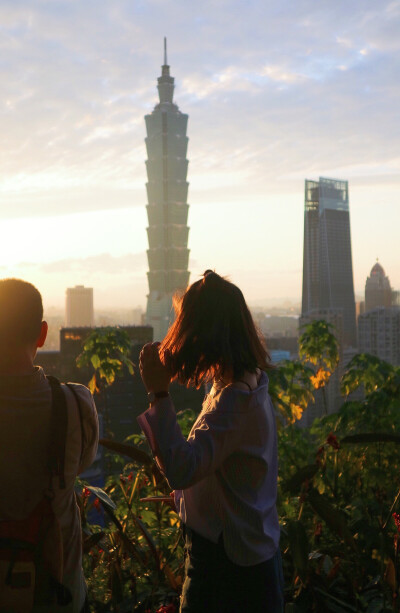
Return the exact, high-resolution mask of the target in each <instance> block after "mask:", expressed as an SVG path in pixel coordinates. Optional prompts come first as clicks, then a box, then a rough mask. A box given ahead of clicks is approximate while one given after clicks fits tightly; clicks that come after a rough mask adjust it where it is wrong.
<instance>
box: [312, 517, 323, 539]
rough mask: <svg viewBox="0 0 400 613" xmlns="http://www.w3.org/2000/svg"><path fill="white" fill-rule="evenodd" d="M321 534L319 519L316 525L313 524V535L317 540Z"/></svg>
mask: <svg viewBox="0 0 400 613" xmlns="http://www.w3.org/2000/svg"><path fill="white" fill-rule="evenodd" d="M321 534H322V524H321V522H320V521H319V522H318V523H317V525H316V526H315V530H314V536H315V538H316V539H317V540H319V537H320V536H321Z"/></svg>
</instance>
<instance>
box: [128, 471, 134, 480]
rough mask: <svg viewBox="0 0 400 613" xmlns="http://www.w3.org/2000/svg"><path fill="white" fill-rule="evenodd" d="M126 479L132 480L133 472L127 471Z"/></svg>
mask: <svg viewBox="0 0 400 613" xmlns="http://www.w3.org/2000/svg"><path fill="white" fill-rule="evenodd" d="M127 479H128V481H132V479H133V473H132V472H131V473H129V475H128V477H127Z"/></svg>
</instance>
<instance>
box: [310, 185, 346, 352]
mask: <svg viewBox="0 0 400 613" xmlns="http://www.w3.org/2000/svg"><path fill="white" fill-rule="evenodd" d="M322 309H328V310H329V309H334V310H335V311H337V310H338V309H339V310H341V311H342V317H343V345H344V347H349V346H350V347H356V345H357V328H356V314H355V300H354V286H353V266H352V256H351V237H350V213H349V191H348V182H347V181H337V180H334V179H324V178H321V177H320V179H319V181H309V180H306V182H305V206H304V251H303V293H302V316H303V317H304V316H308V315H309V314H310V313H312V312H314V313H315V312H317V311H320V310H322Z"/></svg>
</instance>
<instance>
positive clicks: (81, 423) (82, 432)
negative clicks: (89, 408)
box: [65, 383, 85, 466]
mask: <svg viewBox="0 0 400 613" xmlns="http://www.w3.org/2000/svg"><path fill="white" fill-rule="evenodd" d="M65 385H66V386H67V387H68V389H69V390H71V392H72V394H73V396H74V398H75V402H76V405H77V407H78V413H79V422H80V425H81V456H80V458H79V466H80V465H81V464H82V459H83V451H84V447H85V430H84V428H83V412H82V405H81V401H80V400H79V396H78V394H77V392H76V390H75V388H74V386H73V385H71V383H66V384H65Z"/></svg>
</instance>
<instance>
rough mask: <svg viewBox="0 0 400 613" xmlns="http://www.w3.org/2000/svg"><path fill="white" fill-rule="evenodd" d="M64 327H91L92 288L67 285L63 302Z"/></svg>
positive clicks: (92, 323) (92, 320)
mask: <svg viewBox="0 0 400 613" xmlns="http://www.w3.org/2000/svg"><path fill="white" fill-rule="evenodd" d="M65 325H66V327H78V326H82V327H85V326H87V327H93V326H94V310H93V288H92V287H84V286H83V285H76V286H75V287H69V288H68V289H67V292H66V302H65Z"/></svg>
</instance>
